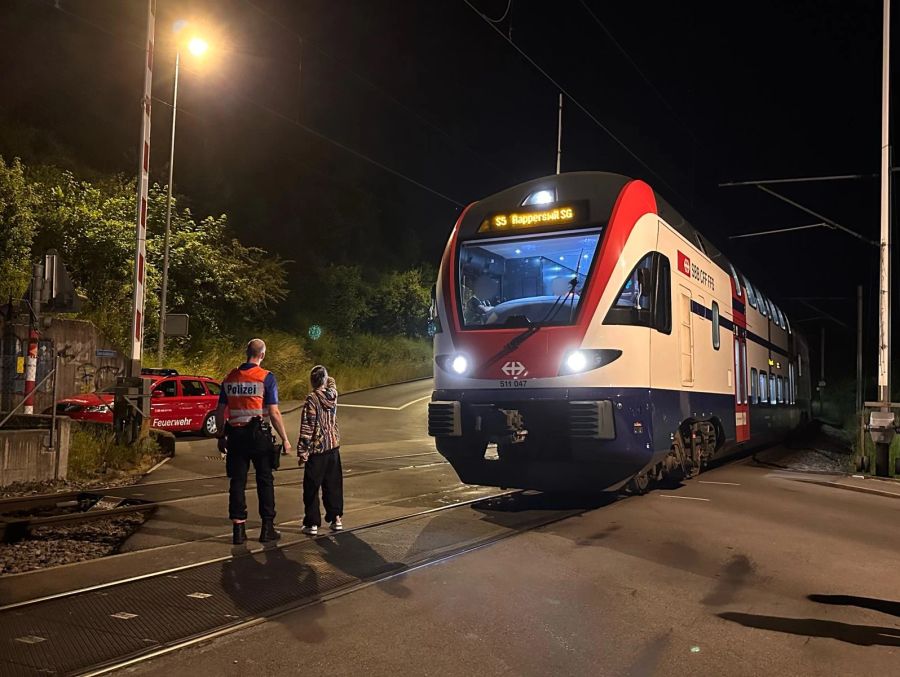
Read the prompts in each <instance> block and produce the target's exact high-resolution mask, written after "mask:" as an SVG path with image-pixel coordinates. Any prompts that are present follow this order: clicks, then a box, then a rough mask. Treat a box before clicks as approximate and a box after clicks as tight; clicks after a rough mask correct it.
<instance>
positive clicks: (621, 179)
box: [460, 172, 756, 287]
mask: <svg viewBox="0 0 900 677" xmlns="http://www.w3.org/2000/svg"><path fill="white" fill-rule="evenodd" d="M634 180H635V179H634V178H633V177H630V176H625V175H624V174H616V173H615V172H567V173H565V174H558V175H557V174H552V175H550V176H543V177H541V178H538V179H531V180H530V181H525V182H524V183H520V184H518V185H516V186H512V187H511V188H506V189H505V190H502V191H500V192H499V193H494V194H493V195H490V196H488V197H486V198H484V199H482V200H479V201H478V202H475V203H473V204H472V205H471V206H470V207H469V209H468V210H467V211H466V213H465V216H464V217H463V220H462V222H461V223H460V234H461V235H463V236H467V235H474V234H475V233H476V232H478V228H479V226H480V225H481V224H482V222H483V221H484V219H485V218H486V217H487V216H488V214H491V213H494V212H501V211H504V210H507V209H509V208H510V206H513V205H515V206H518V205H521V204H522V203H523V202H524V201H525V200H526V199H527V198H528V196H529V195H532V194H533V193H535V192H537V191H540V190H554V191H555V192H556V201H557V202H566V201H570V200H584V199H588V200H590V215H589V220H590V221H591V222H595V223H607V222H608V221H609V217H610V216H611V215H612V210H613V207H614V206H615V204H616V200H617V199H618V197H619V194H620V193H621V192H622V189H623V188H624V187H625V186H626V184H628V182H630V181H634ZM651 190H652V186H651ZM653 195H654V197H655V198H656V211H657V214H658V215H659V216H660V218H662V219H663V220H664V221H665V222H666V223H668V224H669V225H670V226H672V228H674V229H675V230H676V231H677V232H678V233H680V234H681V235H682V236H683V237H684V238H685V239H686V240H687V241H688V242H690V243H691V244H693V245H695V246H697V247H698V248H699V249H700V250H701V251H702V252H704V253H705V254H706V255H707V256H708V257H709V258H710V259H711V260H712V261H713V262H714V263H716V264H717V265H719V266H721V267H722V268H723V269H724V270H727V271H729V272H731V267H732V263H731V261H730V260H729V259H728V257H726V256H725V254H723V253H722V251H721V250H720V249H719V248H718V247H716V246H715V245H714V244H713V243H712V242H710V241H709V239H707V238H706V236H704V235H703V234H702V233H701V232H700V231H699V230H697V229H696V228H694V226H693V225H691V223H690V222H689V221H688V220H687V219H686V218H684V216H683V215H682V214H681V213H680V212H679V211H678V210H677V209H675V208H674V207H673V206H672V205H671V204H669V202H668V201H667V200H666V199H665V198H664V197H662V196H661V195H660V194H659V193H657V192H656V190H653ZM755 286H756V285H754V287H755Z"/></svg>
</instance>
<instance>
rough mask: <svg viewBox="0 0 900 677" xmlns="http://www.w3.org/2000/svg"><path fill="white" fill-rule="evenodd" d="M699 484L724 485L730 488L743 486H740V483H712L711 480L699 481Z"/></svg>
mask: <svg viewBox="0 0 900 677" xmlns="http://www.w3.org/2000/svg"><path fill="white" fill-rule="evenodd" d="M698 482H700V484H724V485H726V486H729V487H739V486H741V485H740V482H712V481H710V480H698Z"/></svg>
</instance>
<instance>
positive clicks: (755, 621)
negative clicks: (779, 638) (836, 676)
mask: <svg viewBox="0 0 900 677" xmlns="http://www.w3.org/2000/svg"><path fill="white" fill-rule="evenodd" d="M719 618H723V619H725V620H726V621H732V622H733V623H739V624H741V625H743V626H744V627H747V628H757V629H759V630H772V631H774V632H784V633H787V634H791V635H800V636H803V637H827V638H830V639H837V640H840V641H841V642H848V643H849V644H857V645H859V646H874V645H881V646H900V629H897V628H882V627H877V626H873V625H853V624H851V623H839V622H837V621H823V620H819V619H817V618H780V617H778V616H762V615H757V614H744V613H738V612H731V611H729V612H725V613H721V614H719Z"/></svg>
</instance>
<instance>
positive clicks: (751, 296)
mask: <svg viewBox="0 0 900 677" xmlns="http://www.w3.org/2000/svg"><path fill="white" fill-rule="evenodd" d="M744 288H745V289H746V290H747V300H748V301H749V302H750V305H751V306H752V307H753V308H756V292H755V291H753V285H752V284H750V280H748V279H747V278H746V277H744Z"/></svg>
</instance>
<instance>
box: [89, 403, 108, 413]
mask: <svg viewBox="0 0 900 677" xmlns="http://www.w3.org/2000/svg"><path fill="white" fill-rule="evenodd" d="M84 411H85V413H86V414H105V413H106V412H108V411H109V406H107V405H105V404H95V405H93V406H91V407H85V408H84Z"/></svg>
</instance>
